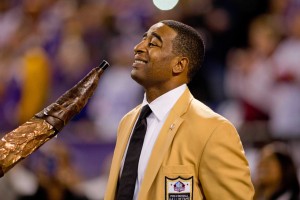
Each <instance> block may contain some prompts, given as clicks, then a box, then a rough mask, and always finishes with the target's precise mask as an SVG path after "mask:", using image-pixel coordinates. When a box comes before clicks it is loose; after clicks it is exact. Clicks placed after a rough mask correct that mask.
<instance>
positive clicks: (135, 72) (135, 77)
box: [131, 69, 142, 85]
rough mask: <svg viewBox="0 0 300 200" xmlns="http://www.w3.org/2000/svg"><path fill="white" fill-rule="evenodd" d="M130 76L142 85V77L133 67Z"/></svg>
mask: <svg viewBox="0 0 300 200" xmlns="http://www.w3.org/2000/svg"><path fill="white" fill-rule="evenodd" d="M131 78H132V79H133V80H134V81H135V82H137V83H138V84H140V85H142V78H141V76H139V75H138V73H137V71H136V70H134V69H133V70H132V71H131Z"/></svg>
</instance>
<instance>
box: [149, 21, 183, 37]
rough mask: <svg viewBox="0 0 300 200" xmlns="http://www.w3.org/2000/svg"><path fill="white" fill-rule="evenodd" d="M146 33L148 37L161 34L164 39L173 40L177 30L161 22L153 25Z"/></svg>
mask: <svg viewBox="0 0 300 200" xmlns="http://www.w3.org/2000/svg"><path fill="white" fill-rule="evenodd" d="M146 34H147V36H148V37H149V36H151V35H159V36H160V37H161V39H162V41H167V40H170V41H172V40H173V39H174V38H175V37H176V35H177V33H176V31H175V30H173V29H172V28H170V27H169V26H167V25H165V24H163V23H161V22H159V23H157V24H154V25H153V26H151V27H150V28H149V30H148V31H147V33H146Z"/></svg>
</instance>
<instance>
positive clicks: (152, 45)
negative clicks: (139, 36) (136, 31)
mask: <svg viewBox="0 0 300 200" xmlns="http://www.w3.org/2000/svg"><path fill="white" fill-rule="evenodd" d="M156 46H157V45H156V44H154V43H151V42H150V43H149V47H156Z"/></svg>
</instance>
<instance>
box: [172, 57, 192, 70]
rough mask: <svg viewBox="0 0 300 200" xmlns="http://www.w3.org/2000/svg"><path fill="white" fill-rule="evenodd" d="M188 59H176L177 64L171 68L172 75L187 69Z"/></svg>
mask: <svg viewBox="0 0 300 200" xmlns="http://www.w3.org/2000/svg"><path fill="white" fill-rule="evenodd" d="M188 64H189V59H188V58H187V57H178V59H177V63H176V64H175V66H174V67H173V73H175V74H180V73H182V72H183V71H185V70H187V69H188Z"/></svg>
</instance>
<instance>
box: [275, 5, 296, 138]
mask: <svg viewBox="0 0 300 200" xmlns="http://www.w3.org/2000/svg"><path fill="white" fill-rule="evenodd" d="M299 63H300V10H298V11H295V12H294V13H293V16H292V17H291V20H290V22H289V24H288V37H287V38H286V39H285V40H284V41H283V42H282V43H281V44H280V46H279V47H278V49H277V50H276V52H275V53H274V66H275V68H274V71H275V78H276V82H275V85H274V94H273V96H272V98H271V101H270V105H271V106H272V109H271V110H270V111H271V112H270V113H271V114H270V115H271V122H270V126H271V130H272V132H273V134H274V137H280V138H285V139H287V138H290V137H292V138H295V137H299V136H300V103H299V102H300V67H299Z"/></svg>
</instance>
